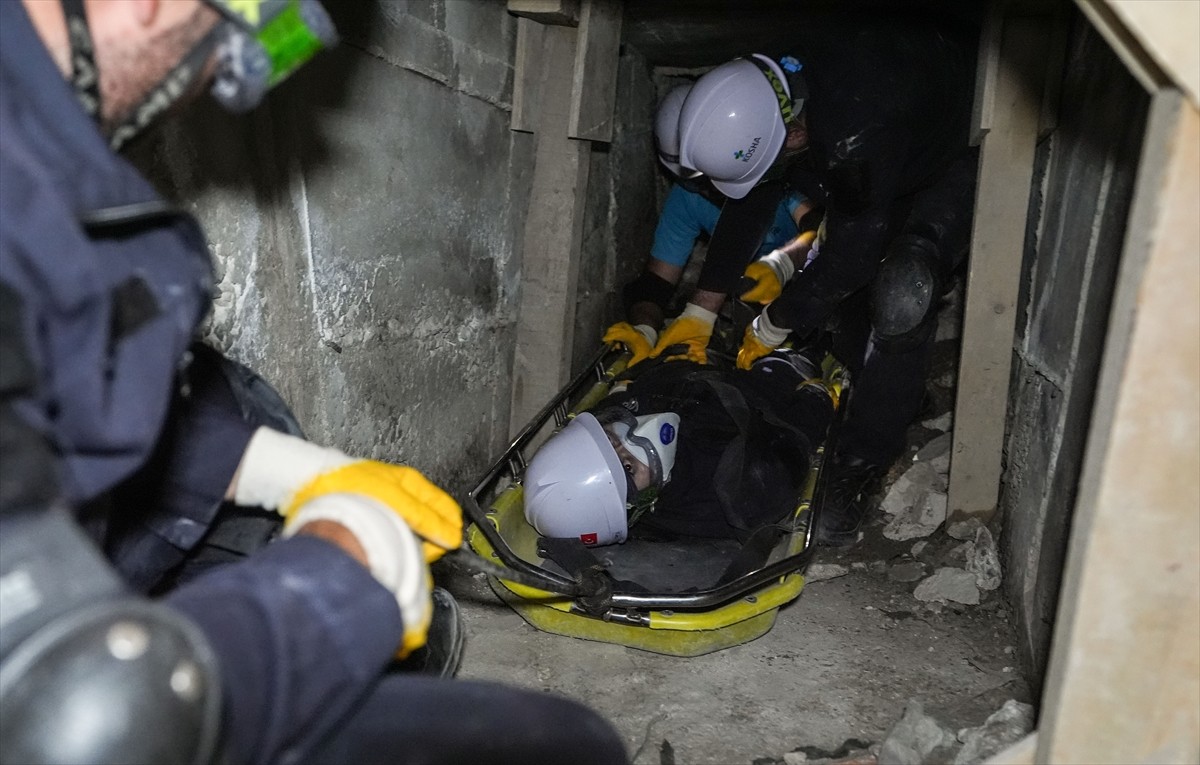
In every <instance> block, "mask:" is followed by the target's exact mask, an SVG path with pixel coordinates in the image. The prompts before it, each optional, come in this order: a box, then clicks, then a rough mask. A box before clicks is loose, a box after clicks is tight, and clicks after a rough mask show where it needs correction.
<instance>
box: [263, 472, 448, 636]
mask: <svg viewBox="0 0 1200 765" xmlns="http://www.w3.org/2000/svg"><path fill="white" fill-rule="evenodd" d="M313 521H332V522H333V523H337V524H339V525H341V526H343V527H345V528H346V529H347V530H348V531H349V532H350V533H351V534H353V535H354V538H355V539H356V540H358V543H359V544H360V545H361V546H362V548H363V551H364V552H365V553H366V555H367V568H368V570H370V572H371V576H373V577H375V580H376V581H377V582H379V583H380V584H382V585H383V586H384V587H386V588H387V589H388V590H389V591H390V592H391V593H392V594H394V595H395V596H396V604H397V605H399V606H400V615H401V618H402V619H403V620H404V631H405V632H409V631H410V630H412V629H424V628H425V627H427V626H428V624H429V619H430V617H431V615H432V611H431V609H432V606H431V605H430V601H429V588H430V585H429V567H428V566H426V565H425V556H424V555H423V554H422V552H421V545H420V544H419V543H418V542H417V538H416V537H415V536H414V535H413V533H412V531H411V530H410V529H409V528H408V525H407V524H405V523H404V521H403V520H401V518H400V516H398V515H396V514H395V513H394V512H392V511H391V510H390V509H388V508H387V507H386V506H385V505H383V504H381V503H379V502H376V501H375V500H373V499H370V498H368V497H364V496H361V495H359V494H325V495H322V496H320V497H316V498H314V499H312V500H310V501H308V502H305V503H304V506H303V507H301V508H300V509H299V510H298V511H297V512H296V514H295V515H293V516H292V518H291V519H290V520H289V521H288V523H287V525H286V526H284V529H283V536H284V537H285V538H286V537H290V536H293V535H294V534H295V533H296V531H297V530H299V529H300V528H301V527H302V526H304V524H306V523H311V522H313Z"/></svg>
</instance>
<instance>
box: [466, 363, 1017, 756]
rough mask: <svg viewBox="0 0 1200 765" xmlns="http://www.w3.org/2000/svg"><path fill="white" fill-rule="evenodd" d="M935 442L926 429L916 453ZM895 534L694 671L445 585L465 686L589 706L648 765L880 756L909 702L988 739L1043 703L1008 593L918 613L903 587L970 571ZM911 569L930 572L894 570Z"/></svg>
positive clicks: (937, 403)
mask: <svg viewBox="0 0 1200 765" xmlns="http://www.w3.org/2000/svg"><path fill="white" fill-rule="evenodd" d="M955 346H956V343H955V342H953V341H950V340H947V341H943V342H940V343H939V344H938V347H937V358H936V360H935V369H934V370H933V373H932V374H931V375H930V380H931V386H930V392H931V395H930V398H929V402H928V406H927V407H926V412H925V418H924V419H925V421H927V422H928V421H930V420H933V419H936V418H937V417H939V416H940V415H944V414H945V413H946V412H949V411H950V408H951V406H952V393H951V391H952V386H953V369H954V357H953V356H954V351H953V349H954V347H955ZM937 435H940V433H939V432H938V431H937V430H933V429H929V428H925V427H922V426H920V425H916V426H914V428H913V430H912V432H911V439H910V440H911V441H912V444H913V452H914V453H915V451H916V449H917V448H918V447H919V446H921V445H923V444H924V443H926V442H927V441H929V440H930V439H932V438H933V437H935V436H937ZM904 462H906V461H905V460H902V461H901V464H900V465H898V468H897V469H896V470H893V476H894V475H895V474H896V473H898V472H899V471H900V470H901V469H903V467H905V465H904V464H903V463H904ZM886 520H887V518H886V517H885V516H884V515H883V514H882V513H881V512H876V513H874V514H873V515H872V516H870V518H869V520H868V524H867V528H866V529H865V534H864V536H863V539H862V540H861V541H860V543H859V544H858V545H857V546H855V547H854V548H851V549H849V550H847V551H840V552H839V551H830V550H824V549H823V550H822V551H821V552H820V553H819V554H818V556H817V559H816V562H817V563H820V564H826V567H828V564H840V565H841V566H845V567H846V568H847V569H848V573H846V574H845V575H842V576H839V577H837V578H834V579H830V580H826V581H817V582H810V583H809V584H807V585H806V587H805V588H804V590H803V592H802V593H801V595H800V597H799V599H798V600H796V601H795V602H793V603H791V604H789V605H788V606H786V607H784V608H783V609H781V611H780V613H779V618H778V621H777V622H776V624H775V627H774V629H772V630H771V631H770V632H769V633H767V634H766V635H765V636H763V637H761V638H759V639H757V640H754V641H752V642H750V643H748V644H745V645H741V646H737V647H734V648H730V649H727V650H724V651H719V652H717V653H713V654H709V655H707V656H701V657H698V658H691V659H680V658H674V657H668V656H660V655H656V654H651V653H646V652H642V651H639V650H635V649H631V648H626V647H623V646H618V645H609V644H604V643H596V642H588V641H583V640H578V639H573V638H567V637H559V636H555V635H550V634H546V633H542V632H539V631H538V630H536V629H534V628H533V627H531V626H529V625H527V624H526V623H525V622H524V621H523V620H522V619H521V617H519V616H518V615H517V614H516V613H515V612H513V611H512V610H510V609H509V608H508V607H507V606H505V605H504V604H502V603H501V602H500V601H499V600H498V598H497V597H496V596H495V595H494V594H493V593H492V592H491V590H490V588H489V587H488V585H487V583H486V581H485V580H484V579H483V577H482V575H480V576H477V577H474V578H471V577H469V576H466V575H461V576H459V577H458V578H455V579H452V580H451V581H449V582H447V584H448V586H449V588H450V589H451V590H452V591H453V592H454V593H455V595H456V596H457V597H458V598H459V600H460V603H461V604H462V607H463V611H464V618H465V621H466V627H467V648H466V656H465V660H464V664H463V668H462V672H461V674H460V676H461V677H465V678H478V679H490V680H499V681H503V682H506V683H511V684H514V685H518V686H524V687H529V688H536V689H541V690H544V691H548V692H552V693H558V694H562V695H564V696H569V697H572V698H575V699H579V700H581V701H584V702H586V703H587V704H589V705H591V706H592V707H593V708H595V709H596V710H598V711H599V712H600V713H602V714H603V715H604V716H606V717H607V718H608V719H609V720H611V721H612V723H613V724H614V725H615V726H616V728H617V730H618V731H619V732H620V733H621V734H622V735H623V736H624V738H625V741H626V743H627V745H628V748H629V752H630V753H631V755H632V756H633V757H634V762H636V763H746V764H747V765H749V764H751V763H756V765H765V764H766V763H772V762H777V763H783V762H784V755H785V754H786V753H790V752H795V751H798V750H800V748H801V747H816V748H817V749H819V750H824V751H826V752H831V751H833V750H836V749H838V748H839V747H840V746H841V745H842V744H843V743H844V742H846V741H847V739H859V740H860V742H879V741H881V740H882V739H883V737H884V735H885V734H886V733H887V731H888V729H889V728H890V727H891V726H892V725H893V723H895V722H896V721H897V720H898V719H899V718H900V716H901V714H902V712H903V710H904V706H905V703H906V702H907V701H909V700H910V699H915V700H917V701H920V702H921V703H922V704H923V706H924V709H925V712H926V713H927V714H929V715H931V716H933V717H935V718H937V719H938V720H939V721H940V722H941V723H942V724H943V725H945V726H946V727H947V728H949V729H950V730H951V731H954V730H957V729H959V728H963V727H968V726H976V725H980V724H981V723H982V722H983V721H984V719H985V718H986V717H987V716H988V715H989V714H990V713H992V712H994V711H996V710H997V709H998V708H999V707H1000V706H1001V705H1002V704H1003V703H1004V701H1005V700H1006V699H1017V700H1019V701H1022V702H1031V701H1032V699H1031V694H1030V689H1029V688H1028V686H1027V684H1026V682H1025V680H1024V679H1023V677H1022V675H1021V671H1020V669H1019V667H1018V666H1017V661H1016V656H1015V650H1014V646H1015V644H1016V640H1015V637H1014V633H1013V629H1012V627H1011V626H1010V622H1009V610H1008V607H1007V605H1006V604H1005V602H1004V600H1003V596H1002V594H1001V590H994V591H991V592H983V593H982V600H981V602H980V604H979V605H974V606H968V605H960V604H956V603H946V604H941V603H927V602H922V601H919V600H917V599H915V598H914V597H913V594H912V593H913V590H914V588H915V587H916V585H917V583H918V582H916V581H908V582H905V581H897V578H896V577H897V576H898V575H899V573H900V572H901V571H907V572H909V574H908V576H901V578H911V576H912V573H911V572H912V571H913V570H914V569H915V570H916V571H917V575H921V574H922V573H923V574H924V575H928V574H930V573H932V572H933V571H935V570H937V568H938V567H939V566H941V565H957V566H959V567H961V566H962V563H961V562H957V563H955V562H954V561H953V560H952V559H953V556H954V553H953V552H952V551H953V550H954V549H955V548H956V547H959V546H961V544H962V543H961V542H960V541H959V540H956V539H951V538H949V537H948V536H946V535H945V533H944V531H945V527H944V526H943V527H942V528H941V529H939V530H938V531H935V532H934V533H933V534H932V535H931V536H929V537H928V538H927V539H926V540H925V541H926V542H927V545H926V546H925V547H924V549H921V550H920V552H919V555H918V556H916V557H915V558H914V556H913V554H912V550H913V547H914V544H915V543H916V542H917V541H919V540H909V541H904V542H895V541H891V540H889V539H886V538H884V537H883V536H882V534H881V530H882V528H883V526H884V524H885V522H886ZM913 562H919V563H920V564H922V565H921V566H919V567H918V566H911V565H909V566H904V567H902V568H901V569H896V568H894V566H896V565H897V564H911V563H913ZM860 745H861V744H860ZM808 754H809V759H813V758H815V757H816V756H819V754H820V753H819V752H814V750H813V749H809V750H808ZM800 759H801V758H800V757H799V756H798V755H792V756H791V757H789V758H788V761H789V762H795V761H797V760H800Z"/></svg>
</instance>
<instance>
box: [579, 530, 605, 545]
mask: <svg viewBox="0 0 1200 765" xmlns="http://www.w3.org/2000/svg"><path fill="white" fill-rule="evenodd" d="M579 541H581V542H583V543H584V544H585V545H594V544H596V542H598V541H600V540H599V539H598V538H597V537H596V535H595V534H594V533H593V534H580V535H579Z"/></svg>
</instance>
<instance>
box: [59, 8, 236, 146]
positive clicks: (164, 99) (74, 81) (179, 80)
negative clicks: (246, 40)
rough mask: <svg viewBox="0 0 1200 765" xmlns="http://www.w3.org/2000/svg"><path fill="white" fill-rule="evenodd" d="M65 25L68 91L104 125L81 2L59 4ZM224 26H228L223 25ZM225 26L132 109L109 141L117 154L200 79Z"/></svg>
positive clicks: (93, 49) (96, 71)
mask: <svg viewBox="0 0 1200 765" xmlns="http://www.w3.org/2000/svg"><path fill="white" fill-rule="evenodd" d="M59 1H60V2H61V3H62V8H63V15H64V17H65V18H66V22H67V41H68V43H69V45H70V47H71V87H72V88H73V89H74V91H75V97H76V98H78V99H79V103H80V105H81V106H82V107H83V110H84V111H85V112H87V114H88V116H90V117H91V118H92V119H93V120H95V121H96V123H97V124H99V125H103V124H104V116H103V110H102V108H101V107H102V101H101V95H100V68H99V67H98V66H97V65H96V47H95V43H94V41H93V39H92V32H91V27H90V26H89V24H88V20H87V10H86V9H85V8H84V5H83V0H59ZM226 23H227V22H226ZM223 26H224V24H223V23H222V24H218V25H217V26H215V27H213V29H212V30H210V31H209V33H208V34H207V35H205V36H204V38H203V39H201V40H200V42H198V43H197V44H196V45H195V46H194V47H193V48H192V49H191V50H190V51H188V54H187V55H186V56H184V57H183V60H182V61H180V62H179V63H178V64H176V65H175V66H174V68H172V69H171V71H170V72H168V73H167V76H166V77H164V78H163V79H162V81H161V82H159V83H158V85H156V86H154V88H152V89H151V90H150V92H149V93H147V94H146V97H145V98H143V99H142V101H141V103H139V104H138V105H137V106H136V107H134V108H133V109H132V110H131V111H130V113H129V116H128V117H126V118H125V120H124V121H122V122H121V124H119V125H117V126H116V127H115V128H114V129H113V130H112V133H111V134H110V135H109V137H108V143H109V146H111V147H112V150H113V151H119V150H120V149H121V148H122V147H123V146H124V145H125V144H127V143H128V142H129V141H130V140H131V139H132V138H134V137H135V136H137V135H139V134H141V133H142V131H144V130H145V129H146V126H147V125H149V124H150V123H151V122H153V121H154V120H155V119H157V118H158V117H159V116H161V115H162V114H163V112H165V111H167V110H168V109H170V108H171V107H172V106H174V105H175V103H176V102H177V101H178V100H179V99H180V98H182V97H183V96H184V94H186V93H187V92H188V91H189V90H190V89H191V87H192V85H194V84H195V82H196V80H197V79H199V77H200V73H201V71H202V70H203V68H204V63H205V62H206V61H207V60H208V57H209V55H210V54H211V53H212V52H213V50H214V49H215V48H216V45H217V41H218V39H219V37H220V33H221V29H222V27H223Z"/></svg>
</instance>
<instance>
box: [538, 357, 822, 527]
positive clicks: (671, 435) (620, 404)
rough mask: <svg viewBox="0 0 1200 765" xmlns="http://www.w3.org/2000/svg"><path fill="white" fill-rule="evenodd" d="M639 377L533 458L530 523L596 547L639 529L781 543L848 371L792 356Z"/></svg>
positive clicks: (654, 369) (685, 366)
mask: <svg viewBox="0 0 1200 765" xmlns="http://www.w3.org/2000/svg"><path fill="white" fill-rule="evenodd" d="M630 374H632V375H633V379H632V381H630V382H628V384H627V385H624V386H618V387H619V388H620V389H618V390H616V391H615V392H613V393H612V394H610V395H609V396H607V397H606V398H604V399H603V400H602V401H600V402H599V403H598V404H596V406H594V407H592V408H591V409H590V410H589V411H587V412H583V413H581V414H579V415H577V416H576V417H575V418H574V419H573V420H572V421H571V422H570V424H568V425H567V427H566V428H564V429H563V430H562V431H560V432H559V433H558V434H556V435H555V436H554V437H552V438H551V439H550V440H549V441H547V442H546V443H545V444H544V445H543V446H542V448H541V449H539V450H538V452H537V454H535V455H534V456H533V459H532V460H531V461H530V463H529V467H528V469H527V470H526V471H525V478H524V487H525V490H524V499H525V517H526V519H527V520H528V521H529V523H530V524H531V525H532V526H533V527H534V528H535V529H537V530H538V532H539V533H541V534H542V535H543V536H546V537H550V538H555V539H579V540H581V541H582V542H583V543H584V544H585V545H607V544H614V543H620V542H624V541H625V540H626V539H627V538H628V536H629V534H630V533H631V531H630V527H631V526H632V525H633V524H634V523H638V524H639V525H638V533H643V534H644V533H649V534H650V535H651V536H653V537H655V538H662V536H663V535H664V534H666V535H671V536H688V537H703V538H727V539H737V540H739V541H741V542H747V541H748V540H750V539H751V538H755V537H757V538H758V539H759V541H764V535H766V537H765V540H769V541H772V542H773V540H774V539H777V538H778V535H780V534H782V533H783V531H784V525H785V524H784V523H783V522H784V521H785V519H786V518H787V516H788V515H789V513H791V512H793V511H794V510H795V509H796V503H797V500H798V499H799V496H800V491H801V489H802V486H803V482H804V479H805V477H806V476H807V474H808V469H809V464H810V456H811V454H812V452H813V449H814V447H815V445H816V444H819V443H821V442H822V441H823V440H824V438H825V433H826V430H827V429H828V427H829V423H830V420H831V418H832V415H833V410H834V407H835V403H836V396H837V395H838V394H839V391H840V388H839V387H838V385H837V384H836V382H835V381H836V378H837V373H836V372H834V371H833V370H830V374H829V375H826V376H823V374H822V370H821V368H820V367H819V366H818V365H817V364H816V363H815V362H814V360H813V359H811V358H809V356H808V355H806V354H805V353H802V352H799V351H793V350H791V349H783V350H779V351H776V352H774V353H771V354H769V355H767V356H765V357H763V358H761V359H758V360H756V361H755V363H754V364H753V365H751V368H750V370H749V371H745V370H740V369H734V368H731V367H723V366H718V365H714V364H708V365H698V364H696V363H694V362H692V361H689V360H685V359H680V360H663V361H658V362H654V361H650V362H645V363H643V364H641V365H639V366H638V367H636V368H634V369H633V370H630ZM767 549H769V547H768V548H767Z"/></svg>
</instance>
